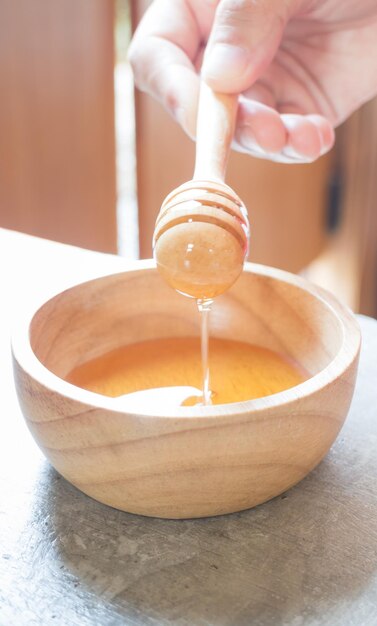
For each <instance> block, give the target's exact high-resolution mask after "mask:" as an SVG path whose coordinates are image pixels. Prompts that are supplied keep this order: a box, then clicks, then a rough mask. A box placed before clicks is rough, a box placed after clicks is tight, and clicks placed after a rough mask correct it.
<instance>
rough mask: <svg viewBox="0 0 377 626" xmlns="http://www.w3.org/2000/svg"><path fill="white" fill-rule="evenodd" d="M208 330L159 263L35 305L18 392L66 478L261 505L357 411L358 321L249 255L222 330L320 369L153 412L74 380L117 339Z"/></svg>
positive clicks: (123, 497) (167, 511) (312, 461)
mask: <svg viewBox="0 0 377 626" xmlns="http://www.w3.org/2000/svg"><path fill="white" fill-rule="evenodd" d="M30 321H31V325H30V338H31V345H30V342H29V334H28V333H29V324H30ZM198 330H199V329H198V319H197V315H196V310H195V303H194V302H190V301H189V300H187V299H185V298H182V296H179V295H178V294H176V293H174V291H172V290H171V289H169V287H167V286H166V285H165V284H164V283H163V281H162V279H161V278H160V277H159V275H158V273H157V271H156V270H155V269H154V268H152V267H151V268H150V269H141V270H137V271H130V272H125V273H122V274H116V275H112V276H108V277H105V278H101V279H98V280H95V281H91V282H89V283H84V284H82V285H79V286H77V287H74V288H72V289H69V290H68V291H66V292H63V293H61V294H60V295H58V296H56V297H55V298H53V299H52V300H50V301H48V302H47V303H46V304H45V305H44V306H42V308H41V309H39V310H38V312H37V313H36V314H35V315H31V316H30V315H26V316H25V319H24V320H23V321H21V322H20V324H19V325H18V326H17V328H16V330H15V333H14V339H13V354H14V367H15V378H16V386H17V392H18V396H19V400H20V403H21V407H22V410H23V413H24V415H25V418H26V420H27V424H28V426H29V428H30V430H31V432H32V434H33V436H34V437H35V439H36V441H37V442H38V444H39V445H40V447H41V449H42V450H43V451H44V453H45V454H46V456H47V457H48V458H49V460H50V461H51V463H52V464H53V465H54V467H55V468H56V469H57V470H58V471H59V472H60V473H61V474H62V475H63V476H65V477H66V478H67V479H68V480H69V481H70V482H72V483H73V484H74V485H76V486H77V487H79V488H80V489H81V490H82V491H84V492H85V493H87V494H88V495H91V496H92V497H94V498H95V499H97V500H100V501H101V502H104V503H106V504H109V505H111V506H114V507H116V508H120V509H123V510H126V511H130V512H135V513H140V514H143V515H153V516H159V517H168V518H185V517H202V516H207V515H218V514H222V513H229V512H231V511H237V510H240V509H245V508H249V507H251V506H254V505H256V504H258V503H260V502H263V501H265V500H267V499H269V498H271V497H273V496H275V495H277V494H278V493H281V492H282V491H284V490H286V489H288V488H289V487H290V486H291V485H293V484H295V483H297V482H298V481H299V480H301V479H302V478H303V477H304V476H305V475H306V474H307V473H308V472H309V471H310V470H311V469H312V468H313V467H314V466H315V465H317V464H318V463H319V461H320V460H321V459H322V458H323V456H324V455H325V454H326V452H327V451H328V449H329V447H330V445H331V444H332V442H333V441H334V439H335V437H336V435H337V433H338V432H339V429H340V428H341V426H342V424H343V421H344V419H345V417H346V414H347V411H348V407H349V404H350V400H351V397H352V393H353V388H354V383H355V376H356V369H357V361H358V352H359V343H360V336H359V330H358V326H357V323H356V321H355V319H354V318H353V316H352V315H351V314H350V313H349V312H348V310H346V309H344V308H343V307H342V306H341V305H339V304H338V303H337V302H336V300H335V299H334V298H333V297H332V296H331V295H330V294H327V293H326V292H324V291H322V290H321V289H319V288H318V289H317V288H315V287H313V286H311V285H310V284H308V283H306V282H305V281H303V280H302V279H300V278H297V277H294V276H292V275H289V274H286V273H284V272H280V271H278V270H271V269H268V268H263V267H258V266H248V267H247V270H246V271H245V272H244V273H243V275H242V277H241V278H240V280H239V281H238V282H237V283H236V284H235V285H234V287H233V288H232V289H231V290H230V291H229V292H228V293H227V294H225V295H224V296H222V297H220V298H219V299H218V301H217V302H216V306H215V307H214V311H213V319H212V333H213V335H215V336H219V337H225V338H226V337H230V338H232V339H236V340H237V339H240V340H244V341H249V342H252V343H256V344H257V345H258V344H259V345H262V346H265V347H268V348H271V349H273V350H277V351H280V352H283V353H284V354H286V355H287V356H291V357H292V358H294V359H295V360H296V361H297V362H298V363H299V364H301V365H302V366H303V367H304V368H305V369H307V370H308V371H309V372H310V373H311V374H312V377H311V378H310V379H309V380H308V381H306V382H304V383H303V384H301V385H299V386H297V387H294V388H292V389H290V390H287V391H284V392H282V393H279V394H276V395H273V396H269V397H266V398H261V399H258V400H254V401H249V402H244V403H237V404H229V405H223V406H217V407H215V406H214V407H189V408H188V407H182V408H180V409H178V410H173V409H172V410H169V411H167V410H164V407H156V408H155V410H153V411H150V410H147V409H144V407H140V410H135V407H133V408H132V410H131V409H129V408H127V405H126V404H119V402H118V400H117V399H116V398H106V397H103V396H99V395H96V394H93V393H91V392H88V391H84V390H82V389H79V388H76V387H74V386H72V385H70V384H69V383H66V382H65V381H64V380H63V379H64V376H65V375H66V374H67V373H68V372H69V371H70V370H71V369H72V368H73V367H75V366H76V365H79V364H80V363H82V362H84V361H85V360H86V359H90V358H94V357H95V356H98V355H100V354H101V353H104V352H107V351H109V350H111V349H113V348H116V347H117V346H119V345H127V344H129V343H133V342H135V341H141V340H143V339H152V338H156V337H171V336H176V337H179V336H195V335H198ZM117 403H118V404H117Z"/></svg>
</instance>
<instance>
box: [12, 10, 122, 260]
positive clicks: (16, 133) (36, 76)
mask: <svg viewBox="0 0 377 626" xmlns="http://www.w3.org/2000/svg"><path fill="white" fill-rule="evenodd" d="M113 33H114V5H113V2H111V1H109V2H108V1H102V0H32V1H30V0H16V1H15V0H1V2H0V90H1V102H0V226H3V227H7V228H13V229H15V230H20V231H24V232H28V233H30V234H33V235H39V236H41V237H47V238H50V239H55V240H58V241H63V242H67V243H72V244H77V245H81V246H83V247H86V248H92V249H94V250H96V249H98V250H103V251H111V252H115V251H116V241H117V239H116V213H115V205H116V194H115V147H114V146H115V144H114V95H113V94H114V90H113V67H114V45H113V40H114V34H113Z"/></svg>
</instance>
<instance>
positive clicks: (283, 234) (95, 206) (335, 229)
mask: <svg viewBox="0 0 377 626" xmlns="http://www.w3.org/2000/svg"><path fill="white" fill-rule="evenodd" d="M125 1H127V0H125ZM129 2H130V8H131V15H132V24H133V27H135V26H136V24H137V23H138V20H139V19H140V16H141V15H142V13H143V11H144V10H145V8H146V7H147V6H148V4H149V3H150V0H129ZM0 31H1V32H0V85H1V94H2V96H1V107H0V137H1V139H0V226H4V227H8V228H13V229H16V230H21V231H24V232H29V233H31V234H35V235H40V236H42V237H47V238H51V239H55V240H58V241H63V242H68V243H73V244H77V245H80V246H83V247H87V248H92V249H97V250H102V251H115V250H116V241H117V233H116V180H115V142H114V84H113V69H114V1H113V0H106V1H104V0H64V1H63V2H62V1H61V0H33V2H30V1H29V2H28V0H17V2H14V0H2V2H1V3H0ZM135 98H136V100H135V112H136V139H137V146H136V150H137V185H138V203H139V237H140V242H139V243H140V252H141V256H142V257H149V256H151V253H152V249H151V238H152V232H153V228H154V221H155V218H156V215H157V212H158V210H159V206H160V203H161V201H162V199H163V198H164V197H165V195H166V194H167V193H168V192H169V191H170V190H171V189H173V188H174V187H176V186H177V185H178V184H180V183H181V182H183V181H185V180H187V179H189V178H191V175H192V167H193V154H194V146H193V144H192V142H191V141H190V140H188V139H187V138H186V137H185V136H184V134H183V132H182V131H181V130H180V129H179V128H178V127H177V126H176V124H175V123H174V122H173V121H172V120H171V119H170V118H169V117H168V115H167V114H166V113H165V112H164V111H163V110H162V109H161V107H160V106H159V105H158V104H156V103H155V102H154V101H152V99H151V98H149V97H148V96H146V95H145V94H141V93H139V92H137V93H136V95H135ZM129 114H130V113H129V112H127V111H125V112H124V115H129ZM376 168H377V102H376V101H373V102H371V103H369V104H368V105H366V106H365V107H363V108H362V109H361V110H360V111H359V112H357V113H356V114H355V115H354V116H353V117H352V118H351V119H350V120H349V121H348V122H347V123H346V124H345V125H343V126H342V128H341V129H339V131H338V139H337V145H336V148H335V149H334V150H333V151H332V153H331V154H330V155H327V156H325V157H323V158H321V159H320V160H319V161H317V162H316V163H314V164H311V165H297V166H292V165H278V164H274V163H269V162H267V161H262V160H258V159H251V158H250V157H247V156H245V155H239V154H233V155H232V157H231V161H230V166H229V176H228V181H229V183H230V184H231V185H232V186H233V187H234V188H235V189H236V190H237V192H238V193H239V194H240V196H241V197H242V198H243V200H244V201H245V203H246V205H247V206H248V207H249V211H250V221H251V226H252V242H251V253H250V258H251V260H253V261H256V262H261V263H266V264H269V265H274V266H278V267H282V268H284V269H287V270H290V271H295V272H297V271H303V270H304V271H305V273H306V274H307V275H308V276H309V277H310V278H312V279H314V280H316V281H317V282H320V283H321V284H323V285H324V286H327V287H329V288H331V289H332V290H333V291H334V293H336V294H337V295H338V296H339V297H340V298H342V299H343V300H345V301H346V302H347V303H348V304H349V305H350V306H352V308H353V309H354V310H356V311H362V312H364V313H368V314H371V315H377V271H376V270H377V176H376V174H377V169H376Z"/></svg>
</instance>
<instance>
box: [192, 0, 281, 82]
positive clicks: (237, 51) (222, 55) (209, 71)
mask: <svg viewBox="0 0 377 626" xmlns="http://www.w3.org/2000/svg"><path fill="white" fill-rule="evenodd" d="M291 4H292V2H289V1H288V2H287V0H220V2H219V4H218V7H217V10H216V14H215V19H214V23H213V27H212V31H211V35H210V37H209V40H208V44H207V48H206V52H205V55H204V60H203V66H202V72H201V73H202V77H203V79H204V80H205V81H206V82H207V83H208V84H209V85H210V87H212V89H215V90H216V91H222V92H223V93H239V92H241V91H244V90H245V89H247V88H248V87H250V86H251V85H252V84H253V83H254V82H255V81H256V80H257V78H258V77H259V76H260V74H261V73H262V72H263V70H264V69H265V68H266V67H267V66H268V65H269V64H270V62H271V60H272V59H273V57H274V55H275V52H276V50H277V48H278V46H279V44H280V40H281V37H282V34H283V30H284V27H285V24H286V22H287V20H288V19H289V15H290V11H289V9H290V8H291Z"/></svg>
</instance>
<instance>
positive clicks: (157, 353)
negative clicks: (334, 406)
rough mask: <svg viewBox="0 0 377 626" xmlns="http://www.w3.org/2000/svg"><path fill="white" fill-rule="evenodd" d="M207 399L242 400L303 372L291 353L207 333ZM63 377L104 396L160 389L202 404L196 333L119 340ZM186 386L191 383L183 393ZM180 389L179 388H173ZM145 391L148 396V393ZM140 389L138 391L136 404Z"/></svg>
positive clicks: (290, 382)
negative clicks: (139, 340)
mask: <svg viewBox="0 0 377 626" xmlns="http://www.w3.org/2000/svg"><path fill="white" fill-rule="evenodd" d="M209 371H210V375H211V379H210V390H211V404H227V403H229V402H242V401H246V400H252V399H255V398H260V397H263V396H268V395H271V394H274V393H278V392H279V391H283V390H285V389H289V388H290V387H294V386H295V385H298V384H300V383H301V382H303V381H304V380H306V379H307V378H309V374H308V373H307V372H305V371H304V370H303V369H302V368H300V367H299V366H298V365H297V364H296V363H294V362H293V361H292V360H291V359H289V358H287V357H286V356H284V355H281V354H278V353H277V352H273V351H272V350H269V349H267V348H263V347H261V346H255V345H251V344H249V343H244V342H240V341H232V340H229V339H220V338H217V337H211V339H210V350H209ZM66 380H67V381H68V382H70V383H72V384H74V385H76V386H78V387H82V388H84V389H87V390H89V391H94V392H96V393H100V394H102V395H105V396H111V397H118V396H124V395H125V394H131V393H135V392H143V391H144V392H145V400H146V401H147V399H148V396H147V390H160V392H162V393H160V394H159V396H158V397H159V398H161V400H164V398H165V399H166V401H167V402H169V401H170V404H171V403H172V401H173V403H174V401H175V399H177V406H191V405H195V404H202V392H201V389H202V380H203V373H202V359H201V351H200V338H198V337H172V338H165V339H154V340H151V341H144V342H142V343H135V344H131V345H127V346H123V347H121V348H118V349H116V350H113V351H111V352H108V353H106V354H104V355H102V356H100V357H97V358H95V359H93V360H91V361H88V362H86V363H84V364H82V365H80V366H78V367H76V368H75V369H73V370H72V371H71V372H70V373H69V374H68V376H67V377H66ZM188 386H190V387H191V388H193V390H191V389H190V390H189V391H188V392H187V393H186V395H185V391H184V390H185V389H188ZM180 388H181V389H182V393H176V391H177V390H179V389H180ZM149 397H150V398H151V397H153V396H151V395H150V394H149ZM142 408H143V394H142V393H140V409H141V410H142Z"/></svg>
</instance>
